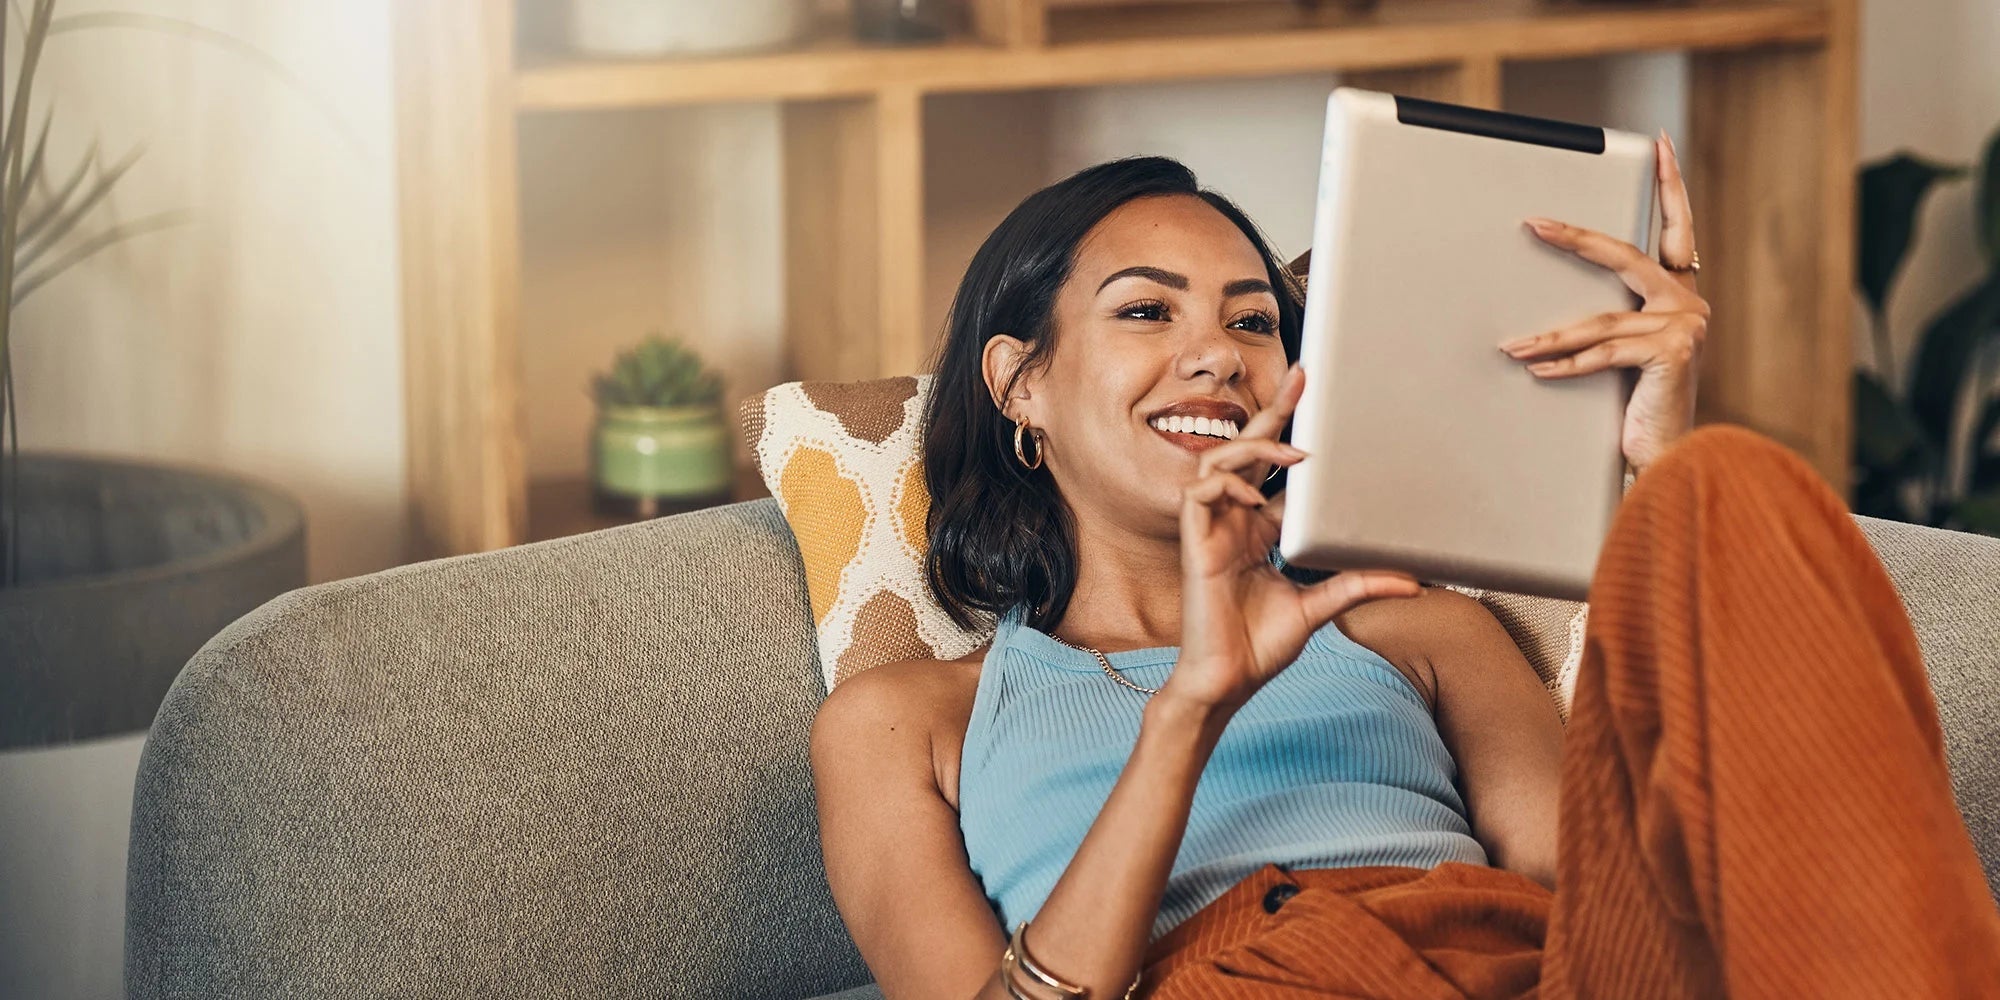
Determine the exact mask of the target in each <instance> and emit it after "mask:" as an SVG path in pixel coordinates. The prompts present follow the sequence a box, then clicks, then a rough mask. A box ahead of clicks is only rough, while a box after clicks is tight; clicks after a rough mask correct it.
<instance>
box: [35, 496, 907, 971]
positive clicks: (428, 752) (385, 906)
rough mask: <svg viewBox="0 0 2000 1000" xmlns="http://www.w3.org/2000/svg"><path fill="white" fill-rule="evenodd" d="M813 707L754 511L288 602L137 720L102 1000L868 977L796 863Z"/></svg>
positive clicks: (786, 605) (767, 521)
mask: <svg viewBox="0 0 2000 1000" xmlns="http://www.w3.org/2000/svg"><path fill="white" fill-rule="evenodd" d="M821 697H822V688H821V682H820V677H819V672H818V666H817V663H816V662H815V658H814V655H813V633H812V627H811V619H810V618H809V616H808V615H807V612H806V596H805V590H804V588H803V586H802V585H801V583H800V576H799V569H798V554H797V551H796V549H795V548H794V547H793V544H792V537H791V534H790V532H788V531H787V530H786V528H785V524H784V520H783V519H782V518H781V517H780V516H779V513H778V510H777V507H776V506H775V505H774V504H772V503H770V502H768V501H766V502H762V503H756V504H746V505H738V506H734V507H728V508H723V509H720V510H716V511H710V512H704V513H702V514H700V515H698V516H690V517H679V518H672V519H667V520H661V521H654V522H649V523H645V524H640V525H633V526H629V527H625V528H617V529H612V530H610V531H604V532H598V533H594V534H590V535H583V536H579V537H574V538H568V539H561V540H557V541H552V542H546V543H541V544H536V545H529V546H525V547H521V548H515V549H509V550H504V551H500V552H494V553H487V554H482V555H474V556H463V557H457V558H452V559H445V560H439V561H433V562H428V563H420V564H416V565H412V566H406V567H401V568H398V569H393V570H389V571H386V572H383V573H378V574H375V575H372V576H367V577H361V578H357V579H352V580H344V581H339V582H335V583H329V584H323V585H320V586H315V587H310V588H307V589H304V590H298V591H293V592H292V593H290V594H287V595H285V596H283V597H280V598H277V599H275V600H273V601H271V602H270V603H268V604H266V605H264V606H263V607H262V608H260V609H258V610H257V611H255V612H253V613H251V614H250V615H248V616H246V617H245V618H243V619H241V620H239V621H237V622H236V623H235V624H233V625H232V626H230V627H229V628H228V629H226V630H224V631H223V632H222V633H221V634H219V635H217V636H216V637H215V638H214V639H212V640H211V641H210V642H209V643H208V644H207V645H206V646H205V647H203V648H202V650H201V651H200V652H199V653H198V654H197V655H196V656H195V657H194V659H193V660H192V661H191V662H190V663H189V664H188V666H187V668H186V669H185V671H184V672H183V673H182V674H181V676H180V678H179V680H178V681H177V682H176V683H175V685H174V687H173V689H172V691H171V693H170V694H169V695H168V697H167V700H166V704H165V705H164V706H163V707H162V709H161V711H160V714H159V717H158V720H157V721H156V722H155V724H154V728H153V732H152V735H151V737H150V739H149V740H148V742H147V746H146V750H145V755H144V758H143V760H142V762H141V765H140V774H139V780H138V792H137V799H136V802H135V812H134V816H133V838H132V846H131V860H130V886H129V903H128V907H129V909H128V942H127V956H128V960H127V966H126V973H127V979H128V986H129V990H130V995H131V996H132V997H133V998H138V1000H143V998H151V997H201V998H214V997H260V998H268V997H288V998H328V997H370V998H374V997H401V998H416V997H467V996H519V997H577V998H584V997H589V998H622V997H660V996H668V997H758V998H771V1000H789V998H798V997H809V996H817V995H819V994H823V993H831V992H835V991H837V990H841V989H845V988H849V987H852V986H855V985H857V984H861V983H865V982H866V981H867V980H868V976H867V972H866V970H865V968H864V967H863V966H862V965H861V962H860V958H859V956H858V955H856V954H855V952H854V950H853V947H852V945H851V944H850V943H849V942H848V940H847V937H846V935H845V933H844V932H843V931H842V929H841V925H840V921H839V917H838V915H837V914H836V913H835V911H834V909H833V904H832V900H831V898H830V897H829V894H828V892H827V888H826V882H825V876H824V874H823V871H822V869H821V867H820V863H819V850H818V830H817V826H816V823H815V819H814V812H813V803H812V796H811V785H810V779H809V774H808V768H807V763H806V756H805V734H806V731H807V726H808V724H809V721H810V719H811V716H812V712H813V710H814V709H815V708H816V707H817V705H818V703H819V700H820V698H821ZM0 992H4V991H0Z"/></svg>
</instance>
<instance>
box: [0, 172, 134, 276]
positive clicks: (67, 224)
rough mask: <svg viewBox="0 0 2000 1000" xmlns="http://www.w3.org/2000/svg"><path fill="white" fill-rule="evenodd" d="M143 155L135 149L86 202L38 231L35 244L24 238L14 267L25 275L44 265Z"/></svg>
mask: <svg viewBox="0 0 2000 1000" xmlns="http://www.w3.org/2000/svg"><path fill="white" fill-rule="evenodd" d="M142 152H143V150H138V149H135V150H133V151H132V152H131V153H130V154H128V155H127V156H126V157H125V158H124V159H123V160H120V161H118V162H117V163H115V164H113V165H112V167H111V169H110V170H107V171H105V172H104V174H103V176H100V177H99V178H97V182H96V183H95V184H92V185H91V186H90V190H89V191H88V192H87V193H85V194H84V196H83V197H82V198H79V199H77V201H76V204H74V205H71V206H70V207H68V208H67V209H65V210H63V212H62V214H61V215H58V216H56V217H55V219H54V221H52V222H50V223H49V224H48V226H47V227H46V231H38V232H37V233H35V238H34V239H32V240H30V239H27V238H25V237H24V238H23V239H22V240H21V245H20V250H18V251H17V253H19V255H20V256H19V258H18V262H17V263H16V264H15V265H14V266H15V267H16V268H19V269H20V270H22V271H26V270H27V269H28V268H30V267H33V266H34V265H35V263H36V262H37V261H40V260H41V259H42V257H44V256H46V255H47V254H48V252H49V250H50V249H51V248H52V247H54V246H55V245H56V244H57V243H59V242H61V241H62V239H63V237H65V236H68V235H69V234H70V233H71V232H74V231H75V230H76V227H77V226H78V225H80V224H81V223H82V222H83V217H84V216H85V215H88V214H89V213H90V210H91V209H93V208H96V207H97V203H98V202H100V201H103V200H104V199H105V198H106V197H107V196H109V195H110V194H111V189H112V188H114V187H117V186H118V182H119V181H120V180H123V179H124V177H125V173H126V172H127V171H129V170H131V169H132V166H133V164H136V163H138V162H139V156H140V154H141V153H142ZM58 204H60V203H58Z"/></svg>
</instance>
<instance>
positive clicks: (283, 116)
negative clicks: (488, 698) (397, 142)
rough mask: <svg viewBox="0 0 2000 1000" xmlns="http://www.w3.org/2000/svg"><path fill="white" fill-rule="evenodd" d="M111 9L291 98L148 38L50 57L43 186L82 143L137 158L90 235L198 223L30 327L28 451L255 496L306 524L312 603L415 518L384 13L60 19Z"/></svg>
mask: <svg viewBox="0 0 2000 1000" xmlns="http://www.w3.org/2000/svg"><path fill="white" fill-rule="evenodd" d="M105 9H124V10H135V11H143V12H146V13H149V14H157V15H165V16H172V17H178V18H185V19H187V20H190V21H194V22H197V23H199V24H201V25H205V26H208V27H211V28H215V29H219V30H222V31H225V32H228V33H229V34H231V35H234V36H235V37H237V38H239V39H242V40H243V41H245V42H248V43H251V44H253V45H255V46H257V47H258V48H260V49H262V50H263V51H264V52H265V53H268V54H269V56H270V57H271V58H272V59H274V60H275V61H276V62H277V63H279V64H281V65H282V66H283V67H284V68H285V70H286V71H287V72H289V73H290V74H292V75H293V77H295V79H296V81H297V86H291V85H288V84H287V83H285V82H283V81H282V80H281V79H280V78H279V77H278V76H276V75H275V74H274V73H273V72H272V71H271V70H269V69H267V68H265V67H262V66H260V65H258V64H257V63H256V62H255V61H254V60H252V59H248V58H245V57H243V56H239V55H236V54H233V53H231V52H228V51H223V50H221V49H219V48H217V47H215V46H212V45H204V44H199V43H196V42H194V41H192V40H190V39H188V38H186V37H179V36H175V35H171V34H163V33H160V32H156V31H136V30H129V29H104V30H97V31H90V32H85V33H79V34H69V35H61V36H57V37H55V38H53V39H52V40H51V41H50V43H49V49H48V52H47V56H46V57H45V58H46V62H45V64H44V68H43V73H42V74H41V79H40V80H39V81H38V83H37V90H36V92H37V94H38V95H41V96H44V97H53V98H54V99H55V100H56V101H57V102H58V111H59V113H60V118H59V120H58V122H57V124H56V128H55V131H54V133H53V136H52V139H51V148H52V152H51V156H52V159H53V162H54V164H55V165H57V166H58V167H67V166H68V165H69V164H71V163H73V162H74V160H75V158H76V157H77V156H79V155H80V154H81V153H82V151H83V150H84V149H85V147H87V146H88V145H89V144H90V142H91V141H92V140H94V139H101V140H102V141H103V144H104V148H105V149H106V150H107V151H108V152H109V153H111V154H113V155H114V156H115V155H116V154H119V153H122V152H124V151H126V150H129V149H132V148H135V147H140V146H143V147H144V148H145V150H146V153H145V157H144V159H142V160H141V161H140V162H139V165H138V167H137V168H136V169H134V170H133V171H132V173H131V174H130V175H128V176H127V177H126V179H125V182H124V183H123V184H121V185H120V186H119V187H118V189H117V193H116V194H114V195H113V196H112V198H111V200H110V202H109V203H108V205H107V206H106V207H105V208H104V210H103V211H101V212H99V213H98V216H97V218H98V219H99V220H100V221H101V222H103V223H106V224H109V223H116V222H121V221H125V222H129V221H132V220H135V219H140V218H143V217H146V216H149V215H152V214H154V213H158V212H164V211H185V212H186V213H187V214H188V216H189V218H190V220H191V221H190V223H189V224H188V225H185V226H183V227H181V228H178V229H174V230H170V231H167V232H165V233H159V234H155V235H150V236H144V237H141V238H140V239H138V240H137V241H135V242H132V243H129V244H126V245H125V246H123V247H120V248H118V249H115V250H113V251H111V252H109V253H107V254H105V255H103V256H102V257H99V258H97V259H96V260H94V261H92V262H90V263H88V264H86V265H85V266H84V267H82V268H80V269H78V270H77V271H75V272H73V273H71V274H70V275H68V276H66V277H64V278H62V279H60V280H58V281H57V282H56V283H55V284H52V285H50V286H48V287H47V288H46V289H44V290H43V291H42V292H40V293H38V294H37V295H36V296H35V297H33V298H31V299H29V300H28V301H27V302H26V303H25V304H24V305H23V306H22V308H21V309H20V311H19V312H18V313H17V315H16V329H15V344H14V366H15V367H14V371H15V385H16V386H17V387H18V388H19V390H20V399H19V407H18V409H19V414H20V421H21V443H22V445H23V446H24V447H27V448H61V449H79V450H85V451H93V452H108V453H115V454H121V455H133V456H145V457H152V458H159V459H168V460H175V461H185V462H192V463H197V464H203V465H213V466H220V467H224V468H227V469H230V470H233V471H236V472H241V473H248V474H250V475H254V476H260V477H263V478H265V479H268V480H270V481H271V482H273V483H276V484H277V485H279V486H281V487H284V488H285V489H287V490H289V491H290V492H291V493H293V494H294V495H295V496H297V497H298V498H299V499H301V500H302V501H304V503H305V507H306V523H307V545H308V557H309V560H310V564H311V574H312V577H313V578H314V579H315V580H320V579H330V578H335V577H341V576H348V575H351V574H354V573H360V572H365V571H367V570H370V569H375V568H379V567H381V566H386V565H392V564H393V563H395V562H396V561H397V560H398V559H399V558H400V555H401V549H402V542H403V534H404V507H403V496H402V494H403V442H402V429H403V398H402V397H403V392H402V354H401V351H402V345H401V341H400V340H399V329H400V327H399V318H398V310H399V308H400V306H399V302H398V291H397V289H398V281H399V276H398V272H397V261H396V250H395V247H396V240H395V222H396V215H395V203H394V186H393V179H394V161H393V159H392V153H391V149H392V147H393V139H394V132H393V124H394V123H393V119H392V117H391V114H392V109H393V105H392V103H391V88H392V85H393V77H392V75H391V72H390V53H389V45H388V40H389V20H388V15H389V10H390V7H389V0H365V2H358V3H357V2H349V3H337V4H335V3H269V2H266V0H64V2H63V3H62V4H61V6H60V8H59V10H60V11H61V12H62V13H67V14H76V13H83V12H85V11H90V10H105ZM9 34H10V41H13V40H14V39H13V37H12V36H16V35H18V31H16V32H10V33H9ZM13 65H14V62H13V60H11V59H10V60H9V69H10V70H11V69H12V67H13Z"/></svg>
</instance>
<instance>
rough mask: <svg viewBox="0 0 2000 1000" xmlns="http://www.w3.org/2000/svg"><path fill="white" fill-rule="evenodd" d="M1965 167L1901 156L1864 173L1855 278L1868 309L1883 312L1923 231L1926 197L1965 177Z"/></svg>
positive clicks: (1871, 167)
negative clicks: (1919, 218)
mask: <svg viewBox="0 0 2000 1000" xmlns="http://www.w3.org/2000/svg"><path fill="white" fill-rule="evenodd" d="M1964 174H1965V168H1963V167H1955V166H1951V165H1948V164H1942V163H1935V162H1932V161H1930V160H1925V159H1923V158H1921V157H1917V156H1912V155H1910V154H1909V153H1898V154H1896V155H1895V156H1894V157H1891V158H1890V159H1888V160H1884V161H1881V162H1879V163H1875V164H1873V165H1871V166H1869V167H1867V168H1865V169H1863V170H1862V171H1861V179H1860V184H1859V185H1858V187H1857V189H1856V198H1857V199H1858V200H1859V202H1860V204H1859V205H1858V206H1857V215H1858V218H1859V219H1860V228H1861V234H1860V241H1859V243H1858V244H1857V246H1856V253H1857V254H1858V258H1857V260H1856V262H1855V272H1854V273H1855V275H1856V276H1857V277H1858V278H1859V280H1860V282H1861V291H1862V293H1863V294H1864V295H1866V296H1867V297H1868V308H1869V309H1870V310H1871V311H1873V312H1875V313H1876V314H1878V315H1879V314H1880V313H1881V312H1882V310H1883V304H1884V303H1885V302H1886V301H1887V300H1888V298H1889V288H1890V286H1891V285H1893V284H1895V281H1896V272H1897V271H1899V270H1901V269H1902V266H1903V258H1904V256H1905V255H1906V254H1908V253H1909V249H1910V241H1911V240H1912V239H1913V238H1914V237H1915V235H1916V230H1917V213H1918V210H1919V209H1921V208H1922V207H1923V203H1924V196H1925V195H1927V194H1929V193H1930V190H1931V188H1932V186H1934V185H1936V184H1937V183H1938V182H1939V181H1945V180H1951V179H1954V178H1957V177H1962V176H1964Z"/></svg>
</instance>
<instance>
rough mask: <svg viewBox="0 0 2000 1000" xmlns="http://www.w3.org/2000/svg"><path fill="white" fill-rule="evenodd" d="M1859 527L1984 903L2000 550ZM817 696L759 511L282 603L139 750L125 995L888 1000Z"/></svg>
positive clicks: (781, 553)
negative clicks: (1908, 638)
mask: <svg viewBox="0 0 2000 1000" xmlns="http://www.w3.org/2000/svg"><path fill="white" fill-rule="evenodd" d="M1862 524H1863V527H1864V528H1865V530H1866V531H1867V532H1868V534H1869V536H1870V538H1871V539H1872V540H1873V542H1874V544H1875V546H1876V548H1877V549H1878V551H1880V553H1881V554H1882V557H1883V559H1884V561H1885V562H1886V563H1887V564H1888V566H1889V568H1890V570H1891V572H1892V573H1893V574H1894V576H1895V578H1896V581H1897V584H1898V586H1899V587H1900V588H1901V590H1902V593H1903V596H1904V600H1905V603H1906V604H1907V605H1908V607H1909V610H1910V614H1911V617H1912V618H1913V620H1914V621H1915V623H1916V627H1917V630H1918V632H1919V634H1920V635H1921V636H1922V639H1923V646H1924V652H1925V655H1926V657H1927V660H1928V663H1929V667H1930V670H1931V676H1932V681H1933V687H1934V689H1935V691H1936V694H1937V698H1938V701H1939V706H1940V709H1941V710H1942V712H1943V716H1944V719H1945V725H1946V728H1947V731H1948V736H1949V739H1950V752H1951V763H1952V768H1953V771H1954V776H1955V779H1956V782H1957V792H1958V796H1959V804H1960V807H1961V809H1962V810H1963V811H1964V813H1965V816H1966V818H1967V821H1968V824H1969V825H1970V827H1971V829H1972V830H1973V831H1974V833H1975V836H1976V837H1977V838H1978V840H1979V844H1980V849H1981V852H1982V854H1983V856H1984V858H1985V860H1986V864H1987V873H1988V877H1989V879H1992V880H1993V881H1994V884H1995V885H1996V886H2000V541H1995V540H1992V539H1984V538H1976V537H1973V536H1970V535H1963V534H1955V533H1948V532H1941V531H1934V530H1929V529H1924V528H1915V527H1910V526H1906V525H1899V524H1892V523H1888V522H1881V521H1872V520H1867V519H1863V521H1862ZM819 678H820V675H819V671H818V669H817V666H816V662H815V656H814V651H813V642H812V629H811V622H810V615H809V613H808V610H807V605H806V594H805V587H804V584H803V579H802V575H801V569H800V565H799V561H798V553H797V549H796V548H795V546H794V544H793V541H792V536H791V534H790V532H789V531H788V530H787V529H786V526H785V522H784V519H783V517H782V516H781V515H780V514H779V512H778V508H777V507H776V505H775V504H774V503H773V502H772V501H769V500H763V501H758V502H755V503H748V504H739V505H736V506H732V507H725V508H720V509H716V510H712V511H705V512H702V513H698V514H691V515H685V516H681V517H675V518H670V519H665V520H660V521H653V522H649V523H644V524H638V525H632V526H629V527H623V528H616V529H612V530H609V531H601V532H597V533H595V534H589V535H582V536H578V537H573V538H566V539H561V540H557V541H551V542H544V543H539V544H535V545H528V546H523V547H519V548H513V549H507V550H503V551H498V552H491V553H485V554H480V555H472V556H461V557H456V558H451V559H442V560H436V561H432V562H427V563H420V564H416V565H411V566H404V567H400V568H397V569H392V570H387V571H384V572H381V573H376V574H373V575H370V576H365V577H359V578H356V579H351V580H342V581H338V582H334V583H327V584H322V585H319V586H314V587H308V588H305V589H302V590H297V591H293V592H291V593H288V594H285V595H283V596H281V597H279V598H276V599H274V600H272V601H271V602H269V603H268V604H265V605H264V606H263V607H261V608H259V609H258V610H256V611H254V612H252V613H251V614H249V615H247V616H245V617H244V618H242V619H241V620H239V621H237V622H235V623H234V624H232V625H230V626H229V627H228V628H227V629H225V630H223V631H222V632H221V633H220V634H218V635H216V636H215V637H214V638H213V639H212V640H211V641H209V642H208V644H207V645H206V646H204V647H203V648H202V649H201V651H200V652H199V653H198V654H196V656H195V657H194V658H193V660H191V661H190V662H189V663H188V665H187V668H186V669H185V670H184V671H183V672H182V673H181V675H180V678H179V680H178V681H177V682H176V683H175V684H174V687H173V690H172V691H171V693H170V694H169V695H168V696H167V699H166V703H165V705H164V706H163V707H162V708H161V710H160V713H159V717H158V719H157V721H155V723H154V725H153V730H152V735H151V738H150V739H149V740H148V742H147V745H146V750H145V756H144V760H143V762H142V763H141V766H140V771H139V778H138V787H137V792H136V799H135V803H134V811H133V819H132V846H131V861H130V888H129V899H128V913H127V943H126V977H127V983H128V987H129V991H130V996H131V997H133V998H134V1000H150V998H155V997H199V998H204V1000H207V998H218V997H289V998H305V1000H314V998H334V997H371V998H372V997H464V996H522V997H540V998H558V997H577V998H585V997H588V998H625V997H660V996H667V997H755V998H771V1000H793V998H802V997H814V996H818V995H821V994H829V993H834V992H837V991H842V990H850V989H852V990H855V992H854V993H852V994H851V996H853V997H855V998H859V997H864V996H865V997H874V996H877V995H878V994H876V993H875V992H874V991H873V989H872V988H862V987H864V984H866V983H867V981H868V978H869V977H868V972H867V969H866V968H865V967H864V966H863V965H862V963H861V960H860V958H859V956H858V955H857V954H856V952H855V950H854V947H853V945H852V944H851V943H850V941H849V940H848V938H847V935H846V934H845V933H844V932H843V930H842V928H841V923H840V918H839V916H838V915H837V914H836V912H835V911H834V908H833V902H832V900H831V898H830V897H829V895H828V892H827V888H826V883H825V876H824V873H823V870H822V868H821V864H820V857H819V852H818V842H817V833H816V829H815V822H814V815H813V802H812V793H811V788H810V784H809V780H810V778H809V773H808V769H807V763H806V733H807V727H808V724H809V722H810V720H811V718H812V713H813V710H814V708H815V706H816V705H817V704H818V703H819V699H820V697H821V690H820V679H819ZM1829 780H1838V776H1837V775H1830V776H1829Z"/></svg>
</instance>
